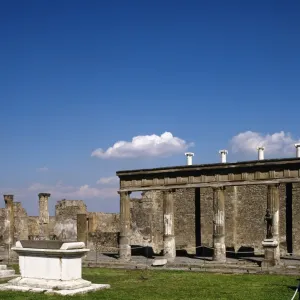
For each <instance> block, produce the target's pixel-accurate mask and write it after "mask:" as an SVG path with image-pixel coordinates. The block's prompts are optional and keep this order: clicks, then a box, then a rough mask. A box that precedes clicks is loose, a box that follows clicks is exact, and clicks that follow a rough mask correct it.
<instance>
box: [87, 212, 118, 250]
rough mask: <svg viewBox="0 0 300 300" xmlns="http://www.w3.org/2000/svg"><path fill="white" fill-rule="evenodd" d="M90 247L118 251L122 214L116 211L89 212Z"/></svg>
mask: <svg viewBox="0 0 300 300" xmlns="http://www.w3.org/2000/svg"><path fill="white" fill-rule="evenodd" d="M88 219H89V221H88V224H89V225H88V231H89V234H88V247H89V248H90V249H92V250H97V251H99V252H117V251H118V250H117V248H118V242H119V232H120V215H119V214H114V213H102V212H92V213H88Z"/></svg>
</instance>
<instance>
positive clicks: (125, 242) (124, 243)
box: [119, 236, 131, 261]
mask: <svg viewBox="0 0 300 300" xmlns="http://www.w3.org/2000/svg"><path fill="white" fill-rule="evenodd" d="M119 248H120V249H119V259H120V260H126V261H128V260H130V259H131V246H130V244H129V237H127V236H121V237H120V244H119Z"/></svg>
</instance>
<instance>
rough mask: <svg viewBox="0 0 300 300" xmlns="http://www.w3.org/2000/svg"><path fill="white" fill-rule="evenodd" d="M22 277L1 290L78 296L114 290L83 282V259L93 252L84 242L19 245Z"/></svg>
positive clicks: (104, 285) (24, 243) (17, 246)
mask: <svg viewBox="0 0 300 300" xmlns="http://www.w3.org/2000/svg"><path fill="white" fill-rule="evenodd" d="M12 250H14V251H15V252H16V253H17V254H18V255H19V267H20V273H21V276H20V277H17V278H15V279H12V280H10V281H9V282H8V283H6V284H2V285H0V290H13V291H29V292H46V293H47V294H59V295H75V294H82V293H87V292H90V291H96V290H100V289H106V288H110V285H108V284H92V283H91V282H90V281H87V280H84V279H82V278H81V274H82V257H83V256H85V255H86V253H87V252H88V251H90V250H89V249H86V248H85V245H84V243H82V242H69V243H64V242H61V241H28V240H26V241H18V242H17V243H16V246H15V247H14V248H12Z"/></svg>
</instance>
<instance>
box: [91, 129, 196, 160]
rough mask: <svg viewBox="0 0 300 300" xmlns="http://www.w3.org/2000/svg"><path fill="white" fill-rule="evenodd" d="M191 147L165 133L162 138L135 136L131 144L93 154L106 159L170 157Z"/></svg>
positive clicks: (127, 143) (122, 144)
mask: <svg viewBox="0 0 300 300" xmlns="http://www.w3.org/2000/svg"><path fill="white" fill-rule="evenodd" d="M191 146H193V143H187V142H186V141H185V140H183V139H180V138H178V137H175V136H173V134H172V133H171V132H165V133H163V134H162V135H161V136H158V135H156V134H152V135H140V136H135V137H133V138H132V141H131V142H126V141H119V142H116V143H115V144H114V145H113V146H112V147H109V148H108V149H107V150H106V151H105V150H103V149H102V148H99V149H96V150H95V151H93V152H92V156H96V157H99V158H104V159H106V158H132V157H155V156H156V157H157V156H170V155H173V154H178V153H182V152H184V151H185V150H187V149H188V148H189V147H191Z"/></svg>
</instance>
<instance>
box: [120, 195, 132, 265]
mask: <svg viewBox="0 0 300 300" xmlns="http://www.w3.org/2000/svg"><path fill="white" fill-rule="evenodd" d="M119 194H120V242H119V248H120V249H119V258H120V259H123V260H130V259H131V246H130V231H131V230H130V194H131V192H123V191H120V192H119Z"/></svg>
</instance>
